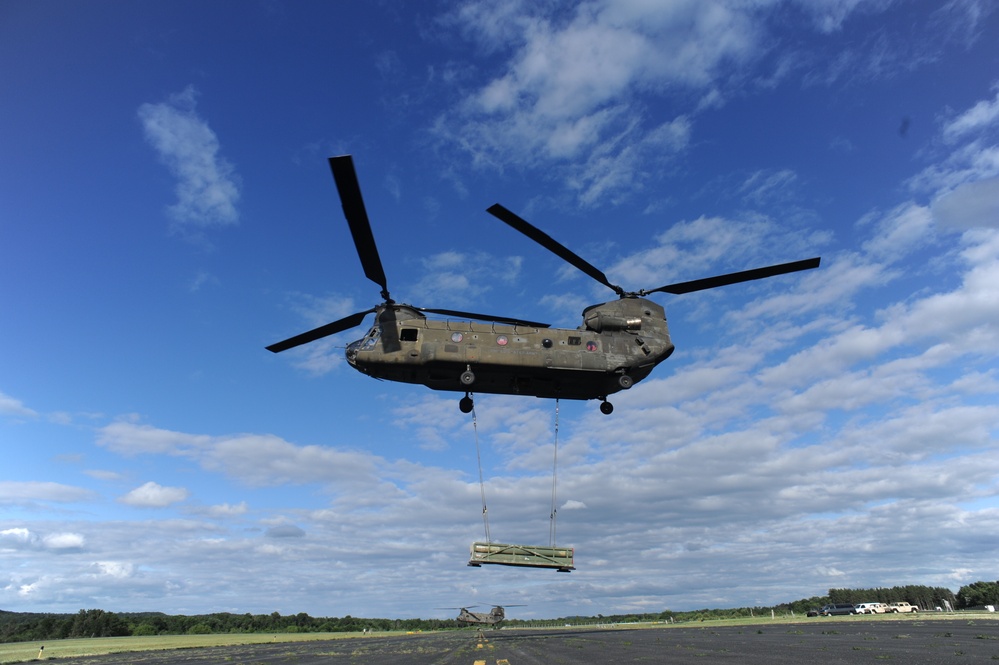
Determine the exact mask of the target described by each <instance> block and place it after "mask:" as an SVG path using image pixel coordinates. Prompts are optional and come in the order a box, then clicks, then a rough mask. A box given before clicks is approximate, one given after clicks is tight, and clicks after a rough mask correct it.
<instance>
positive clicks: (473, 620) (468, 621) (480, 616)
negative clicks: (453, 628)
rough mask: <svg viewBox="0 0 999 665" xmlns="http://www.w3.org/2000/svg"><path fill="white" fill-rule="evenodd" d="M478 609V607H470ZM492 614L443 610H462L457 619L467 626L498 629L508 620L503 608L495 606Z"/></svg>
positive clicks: (448, 608) (452, 608) (465, 610)
mask: <svg viewBox="0 0 999 665" xmlns="http://www.w3.org/2000/svg"><path fill="white" fill-rule="evenodd" d="M469 607H478V605H469ZM506 607H524V606H523V605H507V606H506ZM492 608H493V609H492V611H491V612H470V611H469V610H468V608H466V607H442V608H440V609H442V610H461V612H459V613H458V617H457V618H456V619H455V621H457V622H458V623H460V624H464V625H466V626H492V627H493V628H497V627H498V626H499V624H500V623H502V622H503V621H504V620H505V619H506V612H505V611H504V608H503V606H501V605H493V606H492Z"/></svg>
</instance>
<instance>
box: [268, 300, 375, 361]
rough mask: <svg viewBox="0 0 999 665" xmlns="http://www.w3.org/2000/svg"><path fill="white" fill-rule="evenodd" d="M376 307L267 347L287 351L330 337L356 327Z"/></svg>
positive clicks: (277, 351)
mask: <svg viewBox="0 0 999 665" xmlns="http://www.w3.org/2000/svg"><path fill="white" fill-rule="evenodd" d="M374 311H375V310H374V308H372V309H369V310H367V311H364V312H358V313H357V314H351V315H350V316H345V317H344V318H342V319H340V320H339V321H334V322H333V323H327V324H326V325H324V326H319V327H318V328H314V329H312V330H310V331H308V332H304V333H302V334H301V335H295V336H294V337H290V338H288V339H286V340H284V341H283V342H278V343H277V344H271V345H270V346H268V347H267V350H268V351H271V352H273V353H280V352H282V351H287V350H288V349H293V348H295V347H296V346H301V345H302V344H308V343H309V342H314V341H316V340H317V339H322V338H323V337H328V336H329V335H334V334H336V333H338V332H340V331H342V330H348V329H349V328H354V327H356V326H359V325H360V324H361V321H363V320H364V317H366V316H367V315H368V314H371V312H374Z"/></svg>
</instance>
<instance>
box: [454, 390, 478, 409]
mask: <svg viewBox="0 0 999 665" xmlns="http://www.w3.org/2000/svg"><path fill="white" fill-rule="evenodd" d="M474 406H475V402H473V401H472V398H471V396H470V395H469V394H468V393H465V396H464V397H462V398H461V399H460V400H458V408H459V409H461V412H462V413H471V412H472V408H473V407H474Z"/></svg>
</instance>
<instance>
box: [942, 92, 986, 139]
mask: <svg viewBox="0 0 999 665" xmlns="http://www.w3.org/2000/svg"><path fill="white" fill-rule="evenodd" d="M997 121H999V92H996V96H995V98H994V99H991V100H987V99H986V100H982V101H980V102H978V103H977V104H975V105H974V106H972V107H971V108H970V109H968V110H967V111H965V112H964V113H962V114H960V115H959V116H957V117H956V118H954V119H953V120H950V121H949V122H947V123H946V124H945V125H944V128H943V137H944V140H945V141H948V142H954V141H956V140H958V139H959V138H962V137H963V136H965V135H966V134H970V133H972V132H977V131H979V130H982V129H984V128H987V127H990V126H992V125H994V124H996V122H997Z"/></svg>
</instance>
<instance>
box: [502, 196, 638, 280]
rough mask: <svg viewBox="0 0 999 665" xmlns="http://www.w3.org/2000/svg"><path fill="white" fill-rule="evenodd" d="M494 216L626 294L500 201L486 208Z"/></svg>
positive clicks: (591, 275)
mask: <svg viewBox="0 0 999 665" xmlns="http://www.w3.org/2000/svg"><path fill="white" fill-rule="evenodd" d="M486 212H488V213H489V214H490V215H492V216H493V217H496V218H497V219H499V220H500V221H501V222H505V223H506V224H507V225H508V226H512V227H513V228H515V229H517V230H518V231H520V232H521V233H523V234H524V235H525V236H527V237H528V238H530V239H531V240H533V241H534V242H536V243H538V244H539V245H541V246H542V247H544V248H546V249H547V250H548V251H550V252H553V253H554V254H555V255H556V256H558V257H559V258H561V259H562V260H564V261H568V262H569V263H571V264H572V265H574V266H576V267H577V268H579V269H580V270H582V271H583V272H585V273H586V274H587V275H589V276H590V277H592V278H593V279H595V280H597V281H598V282H600V283H601V284H603V285H604V286H606V287H608V288H610V289H612V290H613V291H614V292H615V293H617V294H618V295H623V294H624V289H622V288H621V287H620V286H617V285H615V284H611V283H610V282H609V281H608V280H607V276H606V275H605V274H603V273H602V272H600V271H599V270H597V269H596V268H595V267H593V265H592V264H590V263H589V262H588V261H587V260H586V259H584V258H582V257H580V256H578V255H577V254H576V253H574V252H573V251H572V250H570V249H569V248H567V247H565V246H564V245H563V244H562V243H560V242H559V241H557V240H555V239H554V238H552V237H551V236H550V235H548V234H547V233H545V232H544V231H542V230H541V229H539V228H537V227H536V226H534V225H532V224H531V223H530V222H528V221H526V220H524V219H522V218H521V217H519V216H517V215H516V214H515V213H512V212H510V211H509V210H507V209H506V208H504V207H503V206H501V205H500V204H499V203H494V204H493V205H492V206H490V207H489V208H487V209H486Z"/></svg>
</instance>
